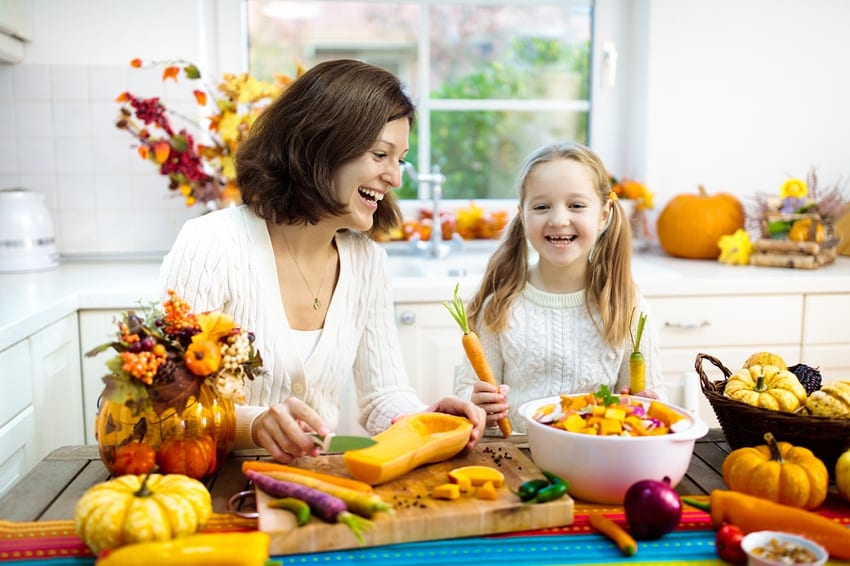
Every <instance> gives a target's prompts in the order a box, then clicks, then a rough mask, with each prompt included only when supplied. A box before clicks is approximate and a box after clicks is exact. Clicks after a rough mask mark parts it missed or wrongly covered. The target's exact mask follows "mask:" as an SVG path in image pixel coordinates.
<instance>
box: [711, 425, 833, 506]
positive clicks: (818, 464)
mask: <svg viewBox="0 0 850 566" xmlns="http://www.w3.org/2000/svg"><path fill="white" fill-rule="evenodd" d="M764 440H765V442H766V443H767V444H766V445H762V446H755V447H746V448H738V449H737V450H733V451H732V452H730V453H729V455H728V456H726V459H725V460H723V481H724V482H725V483H726V485H727V487H729V489H731V490H733V491H740V492H742V493H746V494H749V495H754V496H756V497H761V498H764V499H768V500H770V501H774V502H776V503H782V504H784V505H791V506H792V507H801V508H803V509H814V508H816V507H819V506H820V505H821V503H823V502H824V500H826V493H827V489H828V487H829V472H828V471H827V469H826V466H825V465H824V463H823V461H821V460H820V459H819V458H818V457H817V456H815V455H814V453H812V451H811V450H809V449H808V448H803V447H802V446H794V445H792V444H789V443H788V442H777V441H776V439H775V438H774V437H773V435H772V434H771V433H769V432H768V433H765V435H764Z"/></svg>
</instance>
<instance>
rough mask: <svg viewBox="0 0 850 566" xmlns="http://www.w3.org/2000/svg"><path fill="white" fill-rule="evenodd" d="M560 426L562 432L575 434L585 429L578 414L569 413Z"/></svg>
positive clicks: (582, 420)
mask: <svg viewBox="0 0 850 566" xmlns="http://www.w3.org/2000/svg"><path fill="white" fill-rule="evenodd" d="M561 426H562V427H563V429H564V430H568V431H570V432H576V431H579V430H581V429H583V428H584V427H585V422H584V419H583V418H582V416H581V415H580V414H579V413H570V414H569V415H567V417H566V418H565V419H564V421H563V422H562V424H561Z"/></svg>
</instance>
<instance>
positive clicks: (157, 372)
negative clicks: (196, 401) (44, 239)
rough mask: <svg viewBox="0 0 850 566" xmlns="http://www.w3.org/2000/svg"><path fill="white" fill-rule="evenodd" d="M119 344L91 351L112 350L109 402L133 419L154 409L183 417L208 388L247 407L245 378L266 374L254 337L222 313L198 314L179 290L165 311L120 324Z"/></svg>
mask: <svg viewBox="0 0 850 566" xmlns="http://www.w3.org/2000/svg"><path fill="white" fill-rule="evenodd" d="M116 324H117V326H118V332H117V336H118V338H117V340H115V341H112V342H108V343H106V344H102V345H100V346H98V347H97V348H94V349H93V350H91V351H90V352H88V353H87V354H86V355H87V356H95V355H97V354H100V353H101V352H103V351H105V350H108V349H110V348H111V349H113V350H115V351H116V352H117V355H116V356H115V357H113V358H111V359H110V360H109V361H107V363H106V366H107V367H108V368H109V370H110V374H109V375H107V376H106V377H104V378H103V381H104V383H105V384H106V387H105V389H104V392H103V396H104V398H105V399H108V400H109V401H111V402H114V403H118V404H122V405H124V406H126V407H128V408H130V409H131V410H132V411H133V413H134V414H140V413H143V412H146V411H149V410H153V411H155V412H156V413H157V414H162V413H163V412H165V410H167V409H174V410H175V411H176V412H177V414H182V412H183V410H184V409H185V408H186V406H187V404H188V403H189V400H190V399H191V398H198V393H199V390H200V388H201V385H202V384H204V383H206V384H208V385H210V386H211V387H212V388H213V389H214V390H215V392H216V394H217V396H218V397H220V398H222V399H225V400H230V401H233V402H234V403H244V401H245V396H244V385H245V380H246V379H249V380H250V379H254V377H256V376H258V375H259V374H260V373H261V372H262V371H263V369H262V359H261V357H260V354H259V352H257V350H256V349H255V348H254V335H253V333H251V332H249V331H246V330H244V329H242V328H239V327H238V326H236V324H235V323H234V321H233V319H232V318H230V317H229V316H228V315H226V314H223V313H221V312H206V313H198V314H196V313H193V312H191V309H190V307H189V305H188V304H187V303H186V302H185V301H184V300H183V299H181V298H180V297H179V296H178V295H177V294H176V293H175V292H174V291H169V292H168V297H167V299H166V300H165V301H164V302H163V305H162V308H161V309H160V308H159V307H158V306H157V305H151V306H150V307H147V308H144V309H143V312H141V313H137V312H135V311H127V312H125V313H122V316H121V319H120V320H117V321H116Z"/></svg>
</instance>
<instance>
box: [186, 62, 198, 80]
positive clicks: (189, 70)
mask: <svg viewBox="0 0 850 566" xmlns="http://www.w3.org/2000/svg"><path fill="white" fill-rule="evenodd" d="M183 71H184V72H185V73H186V78H187V79H200V78H201V71H200V70H199V69H198V67H196V66H195V65H193V64H191V63H190V64H188V65H186V66H185V67H183Z"/></svg>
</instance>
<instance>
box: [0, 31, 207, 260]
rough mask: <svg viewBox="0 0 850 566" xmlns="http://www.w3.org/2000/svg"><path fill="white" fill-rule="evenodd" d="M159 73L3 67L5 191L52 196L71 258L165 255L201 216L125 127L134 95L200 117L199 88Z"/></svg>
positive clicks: (0, 132)
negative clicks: (126, 98) (127, 95)
mask: <svg viewBox="0 0 850 566" xmlns="http://www.w3.org/2000/svg"><path fill="white" fill-rule="evenodd" d="M104 48H108V47H107V46H104ZM159 73H160V71H157V70H138V69H132V68H131V67H130V66H129V63H128V64H127V65H125V66H92V65H0V188H8V187H24V188H28V189H32V190H34V191H37V192H40V193H42V194H44V195H45V198H46V201H47V203H48V205H49V207H50V210H51V212H52V214H53V220H54V224H55V231H56V237H57V243H58V245H57V247H58V250H59V252H60V253H61V254H63V255H66V256H74V255H84V256H88V255H106V256H114V255H116V254H134V255H135V254H140V255H151V254H154V255H156V254H161V253H164V252H165V251H167V250H168V248H169V247H170V246H171V243H172V241H173V240H174V238H175V237H176V236H177V232H178V231H179V229H180V226H181V225H182V224H183V222H184V221H185V220H186V219H188V218H191V217H193V216H197V215H198V214H200V212H201V211H200V209H199V208H186V206H185V205H184V204H183V200H182V198H179V197H177V196H173V195H174V193H172V192H171V191H169V190H168V180H167V179H166V178H165V177H164V176H161V175H159V174H158V173H157V170H156V167H155V166H154V165H153V164H152V163H150V162H148V161H143V160H142V159H140V158H139V156H138V154H137V153H136V151H135V149H134V147H133V139H132V138H131V137H130V136H129V135H128V134H127V133H126V132H123V131H121V130H119V129H117V128H116V127H115V120H116V117H117V115H118V108H119V105H118V103H116V102H115V98H116V97H117V96H118V95H119V94H120V93H121V92H122V91H125V90H129V91H131V92H133V93H134V94H136V95H138V96H142V97H149V96H161V97H162V98H163V100H166V101H168V104H169V106H170V107H174V108H177V109H178V110H179V111H180V112H182V113H184V114H186V115H192V113H193V112H195V106H194V103H193V101H192V99H191V94H190V91H189V89H188V88H186V87H184V86H183V85H180V84H178V85H174V84H172V83H169V84H163V83H162V81H161V76H160V74H159Z"/></svg>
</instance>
